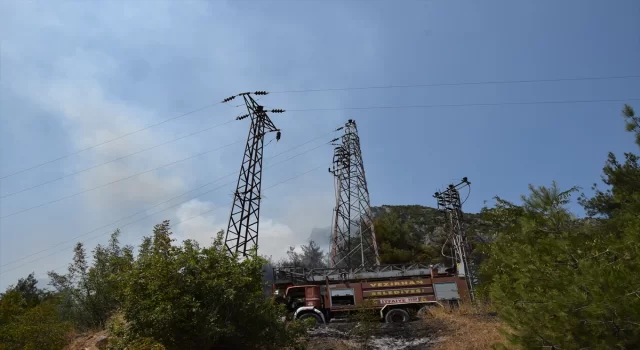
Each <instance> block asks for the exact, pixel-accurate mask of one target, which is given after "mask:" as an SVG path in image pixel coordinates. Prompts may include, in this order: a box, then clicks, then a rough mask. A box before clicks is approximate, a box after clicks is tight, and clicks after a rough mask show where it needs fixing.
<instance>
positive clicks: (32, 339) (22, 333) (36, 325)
mask: <svg viewBox="0 0 640 350" xmlns="http://www.w3.org/2000/svg"><path fill="white" fill-rule="evenodd" d="M37 284H38V281H37V280H36V279H35V277H34V276H33V273H32V274H30V275H29V276H28V277H27V278H26V279H24V278H21V279H20V280H19V281H18V283H17V284H16V285H15V286H10V287H9V288H7V291H6V292H5V293H2V294H0V349H3V350H4V349H60V348H62V347H63V346H64V344H65V342H66V337H67V334H68V333H69V332H70V330H71V324H69V323H68V322H65V321H63V320H62V317H61V314H60V312H59V309H58V303H59V300H58V298H57V297H56V296H55V295H52V294H51V293H48V292H47V291H45V290H42V289H40V288H38V287H37Z"/></svg>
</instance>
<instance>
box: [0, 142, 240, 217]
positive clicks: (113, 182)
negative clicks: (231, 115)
mask: <svg viewBox="0 0 640 350" xmlns="http://www.w3.org/2000/svg"><path fill="white" fill-rule="evenodd" d="M240 142H244V140H239V141H236V142H233V143H230V144H227V145H224V146H222V147H218V148H214V149H211V150H208V151H204V152H201V153H198V154H195V155H192V156H189V157H186V158H182V159H178V160H176V161H173V162H171V163H167V164H164V165H161V166H159V167H156V168H153V169H149V170H145V171H143V172H140V173H137V174H133V175H130V176H127V177H123V178H121V179H118V180H115V181H111V182H108V183H106V184H103V185H100V186H96V187H92V188H89V189H86V190H84V191H80V192H76V193H74V194H72V195H69V196H66V197H62V198H58V199H54V200H51V201H48V202H45V203H42V204H38V205H36V206H33V207H29V208H26V209H22V210H19V211H16V212H13V213H11V214H8V215H5V216H2V217H0V219H5V218H8V217H10V216H14V215H17V214H20V213H24V212H26V211H29V210H33V209H36V208H40V207H43V206H45V205H48V204H51V203H56V202H59V201H61V200H65V199H68V198H71V197H75V196H78V195H81V194H84V193H87V192H91V191H94V190H97V189H99V188H103V187H106V186H109V185H113V184H115V183H118V182H121V181H125V180H129V179H132V178H134V177H137V176H140V175H143V174H146V173H150V172H152V171H155V170H158V169H162V168H165V167H168V166H170V165H174V164H178V163H180V162H184V161H185V160H189V159H193V158H196V157H199V156H201V155H204V154H207V153H211V152H214V151H218V150H221V149H223V148H225V147H229V146H233V145H235V144H237V143H240Z"/></svg>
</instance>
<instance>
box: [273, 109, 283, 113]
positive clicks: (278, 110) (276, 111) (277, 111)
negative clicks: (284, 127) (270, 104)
mask: <svg viewBox="0 0 640 350" xmlns="http://www.w3.org/2000/svg"><path fill="white" fill-rule="evenodd" d="M271 113H284V109H272V110H271Z"/></svg>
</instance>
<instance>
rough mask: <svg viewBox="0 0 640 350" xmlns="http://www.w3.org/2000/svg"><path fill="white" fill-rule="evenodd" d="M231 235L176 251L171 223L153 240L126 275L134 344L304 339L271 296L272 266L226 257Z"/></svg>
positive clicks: (235, 344) (257, 343) (244, 344)
mask: <svg viewBox="0 0 640 350" xmlns="http://www.w3.org/2000/svg"><path fill="white" fill-rule="evenodd" d="M222 238H223V232H220V233H219V234H218V238H217V239H216V240H215V242H214V244H213V245H212V246H210V247H205V248H201V247H199V246H198V244H197V243H196V242H194V241H191V240H187V241H184V242H183V243H182V245H180V246H178V245H174V244H173V242H174V240H173V238H172V233H171V231H170V225H169V221H164V222H163V223H161V224H158V225H156V226H155V227H154V229H153V236H152V237H146V238H145V239H144V240H143V244H142V246H141V249H140V251H139V253H138V256H137V258H136V259H135V261H134V263H133V266H132V269H131V271H130V272H129V273H127V275H126V281H125V294H124V295H125V298H124V300H125V302H124V304H123V306H122V313H123V316H124V318H125V319H126V321H127V323H128V326H127V332H129V338H131V339H142V338H148V339H152V340H154V341H156V342H159V343H161V344H162V345H163V346H164V347H165V348H166V349H210V348H212V347H214V346H227V347H230V348H238V349H252V348H257V347H261V348H264V349H269V348H272V349H275V348H282V347H285V346H287V345H290V344H291V343H292V342H293V341H294V339H295V338H296V336H297V333H294V332H292V329H293V328H288V327H286V325H285V324H284V323H282V322H280V319H279V316H280V315H281V314H282V315H283V312H284V310H282V309H281V308H280V307H279V306H277V305H276V304H275V303H273V302H272V301H271V300H269V299H267V298H265V297H264V293H263V282H262V273H263V266H264V265H265V264H266V260H264V259H262V258H260V257H258V256H257V255H256V254H255V251H254V252H252V254H251V255H250V256H248V257H246V258H244V259H243V260H242V261H241V262H239V261H238V260H237V257H236V256H230V255H228V254H226V251H225V249H223V248H224V245H223V243H222V241H223V239H222Z"/></svg>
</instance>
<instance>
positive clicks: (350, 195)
mask: <svg viewBox="0 0 640 350" xmlns="http://www.w3.org/2000/svg"><path fill="white" fill-rule="evenodd" d="M334 145H335V146H336V147H335V149H334V155H333V167H332V168H331V169H329V172H331V173H332V174H333V176H334V179H335V189H336V207H335V213H334V222H333V223H332V227H333V235H332V244H331V265H332V267H346V268H353V267H358V266H374V265H379V264H380V258H379V256H378V247H377V245H376V235H375V231H374V228H373V218H372V214H371V203H370V201H369V190H368V189H367V180H366V177H365V173H364V164H363V162H362V152H361V150H360V138H359V137H358V128H357V127H356V122H355V121H354V120H351V119H349V121H348V122H347V123H346V124H345V126H344V135H343V136H342V138H341V142H340V143H338V144H334Z"/></svg>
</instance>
